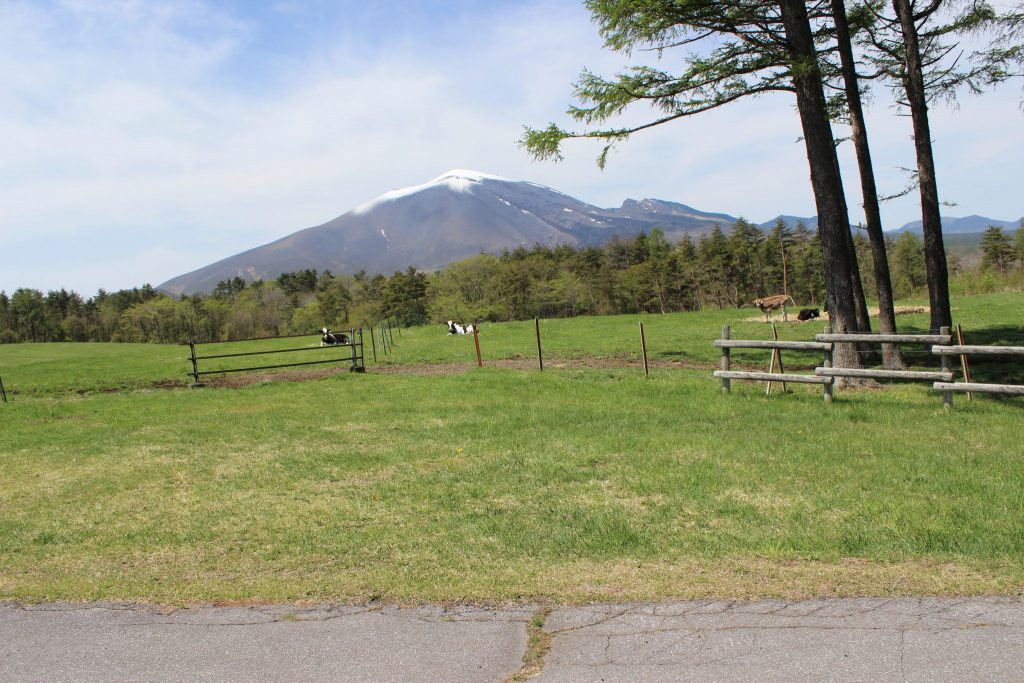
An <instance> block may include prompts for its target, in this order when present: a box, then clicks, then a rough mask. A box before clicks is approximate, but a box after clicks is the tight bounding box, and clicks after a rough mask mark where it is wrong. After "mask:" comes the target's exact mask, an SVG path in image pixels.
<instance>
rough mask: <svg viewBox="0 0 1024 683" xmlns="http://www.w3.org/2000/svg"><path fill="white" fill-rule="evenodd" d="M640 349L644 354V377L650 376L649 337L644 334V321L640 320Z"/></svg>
mask: <svg viewBox="0 0 1024 683" xmlns="http://www.w3.org/2000/svg"><path fill="white" fill-rule="evenodd" d="M640 351H641V353H643V356H644V377H648V376H650V374H651V373H650V370H649V368H648V367H647V337H645V336H644V321H643V320H641V321H640Z"/></svg>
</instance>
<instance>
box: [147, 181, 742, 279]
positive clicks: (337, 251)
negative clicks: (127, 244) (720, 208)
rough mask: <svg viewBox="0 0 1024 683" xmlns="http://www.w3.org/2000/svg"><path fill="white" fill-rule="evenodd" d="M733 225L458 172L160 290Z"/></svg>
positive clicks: (702, 215) (674, 208) (383, 269)
mask: <svg viewBox="0 0 1024 683" xmlns="http://www.w3.org/2000/svg"><path fill="white" fill-rule="evenodd" d="M735 221H736V219H735V218H733V217H732V216H729V215H727V214H721V213H706V212H703V211H699V210H697V209H694V208H693V207H689V206H686V205H684V204H677V203H675V202H667V201H662V200H659V199H642V200H633V199H627V200H626V201H625V202H623V203H622V206H621V207H619V208H617V209H602V208H598V207H596V206H592V205H590V204H587V203H585V202H581V201H580V200H578V199H574V198H572V197H570V196H568V195H566V194H563V193H561V192H559V191H557V190H553V189H551V188H549V187H544V186H543V185H538V184H536V183H531V182H524V181H514V180H507V179H505V178H500V177H498V176H494V175H489V174H486V173H479V172H476V171H465V170H454V171H449V172H448V173H445V174H444V175H441V176H439V177H437V178H435V179H434V180H431V181H430V182H428V183H424V184H423V185H417V186H414V187H407V188H403V189H399V190H393V191H391V192H387V193H385V194H383V195H381V196H380V197H377V198H376V199H374V200H373V201H370V202H367V203H366V204H363V205H361V206H358V207H356V208H354V209H352V210H351V211H349V212H347V213H345V214H343V215H341V216H339V217H337V218H335V219H334V220H331V221H328V222H327V223H324V224H323V225H318V226H316V227H313V228H306V229H305V230H300V231H298V232H295V233H292V234H290V235H288V236H286V237H283V238H281V239H279V240H276V241H274V242H271V243H269V244H265V245H263V246H260V247H256V248H254V249H250V250H248V251H244V252H242V253H240V254H236V255H234V256H230V257H228V258H226V259H223V260H221V261H217V262H216V263H212V264H210V265H208V266H205V267H203V268H200V269H198V270H195V271H193V272H191V273H186V274H184V275H179V276H178V277H175V278H172V279H170V280H168V281H167V282H165V283H163V284H161V285H160V286H159V289H161V290H163V291H166V292H169V293H171V294H174V295H180V294H193V293H196V292H209V291H211V290H213V288H214V287H215V286H216V285H217V283H218V282H220V281H221V280H226V279H230V278H233V277H235V276H238V277H241V278H243V279H245V280H248V281H252V280H256V279H264V280H267V279H273V278H276V277H277V276H278V275H280V274H281V273H286V272H292V271H296V270H302V269H306V268H315V269H317V270H319V271H324V270H330V271H331V272H332V273H335V274H346V273H347V274H351V273H356V272H358V271H360V270H365V271H366V272H368V273H392V272H394V271H397V270H404V269H406V268H407V267H409V266H415V267H416V268H418V269H420V270H436V269H438V268H441V267H443V266H445V265H446V264H448V263H451V262H453V261H457V260H459V259H464V258H468V257H470V256H473V255H475V254H478V253H480V252H489V253H500V252H501V251H502V250H504V249H515V248H516V247H519V246H527V247H529V246H532V245H534V244H543V245H548V246H554V245H558V244H569V245H572V246H576V247H579V246H587V245H601V244H604V243H606V242H607V241H608V240H609V239H610V238H611V237H612V236H613V235H619V236H623V237H628V236H632V235H636V234H638V233H640V232H642V231H646V232H649V231H650V230H651V229H652V228H655V227H658V228H661V230H663V231H664V232H665V235H666V237H667V238H668V239H669V240H672V241H677V240H679V239H681V238H682V237H683V235H686V234H694V235H700V234H703V233H706V232H710V231H711V230H712V228H713V227H714V225H715V224H716V223H717V224H721V225H723V227H727V226H729V225H731V224H732V223H734V222H735Z"/></svg>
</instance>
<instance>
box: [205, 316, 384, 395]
mask: <svg viewBox="0 0 1024 683" xmlns="http://www.w3.org/2000/svg"><path fill="white" fill-rule="evenodd" d="M310 336H311V335H308V334H293V335H287V336H283V337H257V338H254V339H239V340H235V341H230V342H197V341H195V340H193V339H189V340H188V341H187V342H186V344H187V345H188V347H189V351H190V356H189V361H191V363H192V372H190V373H188V374H190V375H191V376H192V378H193V384H192V386H193V387H201V386H203V384H202V383H201V382H200V381H199V378H200V377H201V376H203V375H219V374H223V373H228V372H250V371H253V370H271V369H276V368H292V367H298V366H300V365H320V364H323V363H339V362H341V363H351V366H350V367H349V371H351V372H364V371H365V369H366V366H365V359H364V357H363V330H362V328H360V329H358V330H349V333H348V339H349V341H348V343H346V344H331V345H328V346H301V347H296V348H288V349H269V350H266V351H243V352H241V353H218V354H212V355H207V356H199V355H196V347H197V346H200V345H202V344H240V343H243V342H255V341H267V340H271V339H294V338H297V337H307V338H308V337H310ZM314 338H316V339H319V338H320V335H316V337H314ZM339 348H347V349H349V353H347V354H345V355H344V356H342V357H340V358H337V357H335V358H328V359H327V360H307V361H301V362H297V363H275V364H273V365H259V366H248V367H240V368H218V369H216V370H200V369H199V361H206V360H213V359H217V358H241V357H242V356H264V355H270V354H280V353H295V352H298V351H306V352H330V351H332V350H337V349H339Z"/></svg>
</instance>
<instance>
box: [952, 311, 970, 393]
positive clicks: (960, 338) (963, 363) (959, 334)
mask: <svg viewBox="0 0 1024 683" xmlns="http://www.w3.org/2000/svg"><path fill="white" fill-rule="evenodd" d="M956 343H957V344H959V345H960V346H964V345H965V344H964V331H963V330H962V329H961V328H960V323H957V324H956ZM960 369H961V370H963V373H964V381H965V382H967V383H970V382H971V368H970V366H969V365H968V364H967V354H966V353H961V354H960ZM967 400H968V401H973V400H974V394H973V393H972V392H970V391H968V392H967Z"/></svg>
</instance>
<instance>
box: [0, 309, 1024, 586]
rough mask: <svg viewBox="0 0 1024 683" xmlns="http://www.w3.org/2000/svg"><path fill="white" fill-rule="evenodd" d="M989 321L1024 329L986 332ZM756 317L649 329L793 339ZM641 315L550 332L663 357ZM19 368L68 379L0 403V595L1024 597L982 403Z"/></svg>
mask: <svg viewBox="0 0 1024 683" xmlns="http://www.w3.org/2000/svg"><path fill="white" fill-rule="evenodd" d="M1014 297H1016V298H1014ZM1020 301H1021V296H1020V295H1013V296H1010V295H999V296H993V297H989V298H985V297H975V298H972V299H970V300H963V301H961V302H957V303H955V304H954V305H955V306H957V307H958V308H959V309H960V310H961V311H962V313H963V318H964V319H965V320H964V322H963V324H964V325H965V328H967V330H968V334H969V336H970V334H971V330H976V331H977V332H976V333H975V339H976V340H977V341H980V340H981V337H982V336H983V335H987V338H989V339H992V340H1000V341H1002V343H1014V342H1016V343H1018V344H1019V343H1020V339H1021V338H1022V337H1024V333H1022V330H1024V327H1021V323H1022V321H1021V317H1022V316H1024V313H1022V312H1021V308H1022V307H1021V306H1020ZM969 310H973V311H978V310H987V311H989V313H988V315H990V316H991V319H993V320H995V319H997V317H996V316H997V314H998V315H1000V316H1001V317H998V320H999V325H998V326H993V325H990V326H988V327H986V326H985V325H984V322H983V320H982V319H980V318H979V319H978V320H975V321H973V322H971V323H970V324H968V322H967V320H966V318H967V317H968V316H967V313H968V311H969ZM997 312H998V313H997ZM752 315H753V313H751V314H750V315H749V316H748V315H747V311H740V312H737V311H731V313H730V312H728V311H727V312H724V313H719V312H713V313H703V314H681V315H679V316H664V317H662V316H657V317H649V318H648V317H645V318H644V321H645V326H646V327H647V331H648V340H649V345H650V349H651V353H652V356H654V357H656V358H660V359H662V360H676V359H685V361H686V363H690V362H692V363H693V364H697V365H699V364H700V363H702V362H705V361H706V362H708V363H712V364H713V363H714V362H715V361H716V360H717V352H716V351H715V349H713V348H712V347H711V344H710V340H711V339H713V338H715V337H716V336H717V332H718V331H719V330H720V327H721V324H723V322H724V323H729V324H732V325H733V327H734V336H736V337H739V336H742V335H747V336H754V335H755V334H756V335H757V336H759V337H763V336H764V332H765V326H764V325H763V323H762V324H761V325H760V326H758V325H756V324H755V323H749V325H750V326H751V329H750V331H749V332H747V331H746V330H745V328H743V326H744V325H747V324H748V323H745V322H742V321H740V322H739V323H737V318H741V317H751V316H752ZM978 315H980V314H978ZM637 320H638V319H637V318H628V317H624V318H606V319H600V318H592V319H583V320H578V321H544V322H543V323H542V324H543V325H544V327H543V332H544V335H545V336H544V344H545V358H546V359H547V358H552V359H554V358H559V357H562V358H572V357H574V356H575V354H580V355H606V356H609V357H616V355H617V354H630V353H633V354H638V352H639V335H638V330H637ZM901 322H902V320H901ZM574 323H575V324H576V327H574V326H573V324H574ZM919 324H921V325H922V326H926V325H927V320H926V319H924V320H923V322H921V323H919ZM1014 326H1018V327H1017V328H1016V330H1015V329H1014ZM437 327H438V329H433V328H420V329H414V330H408V331H407V330H403V331H402V337H401V340H399V338H397V337H396V346H395V353H394V354H393V355H391V356H389V357H388V364H391V365H394V364H397V363H422V362H470V360H471V359H473V358H474V355H473V354H474V352H473V351H472V340H471V339H466V338H454V337H452V338H449V337H446V336H445V335H444V332H443V329H442V328H441V326H437ZM736 328H741V329H743V330H744V331H742V332H736V331H735V329H736ZM819 328H820V326H819V325H817V324H815V325H814V326H813V327H812V326H811V325H803V326H800V325H791V326H782V327H781V328H780V335H785V336H786V337H787V338H809V337H810V336H812V335H813V333H814V332H815V331H817V330H818V329H819ZM1015 334H1016V335H1017V336H1014V335H1015ZM293 341H294V340H293ZM467 342H468V343H467ZM481 344H482V345H483V346H484V353H485V359H487V358H489V357H494V358H497V357H515V356H516V355H517V354H518V355H521V356H523V357H527V358H529V357H531V354H532V349H535V346H534V344H535V340H534V338H533V325H532V323H521V324H514V325H508V326H504V325H489V326H487V327H486V328H485V330H484V332H483V333H482V336H481ZM0 354H2V355H0V375H2V376H3V377H4V381H5V385H7V386H8V388H10V386H11V385H10V384H9V383H8V377H9V376H11V377H13V376H15V375H20V376H21V377H23V378H24V377H28V378H31V382H29V383H34V384H35V386H37V387H40V388H38V389H36V390H35V391H22V392H21V393H19V394H18V395H16V396H15V400H14V401H12V402H11V403H10V404H7V405H3V406H0V424H2V427H3V429H2V430H0V481H2V482H3V486H2V487H0V599H3V598H6V599H24V600H33V601H36V600H58V599H63V600H93V599H104V598H114V599H139V600H148V601H158V602H172V603H188V602H192V601H219V600H254V601H293V600H342V601H349V600H351V601H362V600H366V599H369V598H371V597H378V598H382V599H387V600H393V601H398V602H421V601H454V600H476V601H508V600H511V601H519V600H528V599H536V598H541V599H550V600H553V601H555V602H580V601H589V600H625V599H664V598H684V597H705V596H723V597H755V596H812V595H815V596H817V595H890V594H970V593H1000V594H1017V593H1020V592H1021V591H1022V590H1024V495H1022V491H1024V457H1022V455H1024V453H1022V449H1021V446H1020V436H1019V425H1020V419H1021V408H1022V403H1021V400H1020V399H1012V400H1004V401H1000V400H994V399H982V400H976V401H973V402H970V403H969V402H967V401H966V400H964V399H958V400H957V403H956V407H955V409H954V410H953V411H952V412H950V413H948V414H946V413H945V412H944V411H943V409H942V406H941V400H940V399H939V398H938V397H937V396H936V395H934V394H933V393H932V392H931V391H930V390H929V389H928V388H926V387H924V386H921V385H906V386H899V387H891V388H887V389H885V390H870V391H858V392H851V391H845V392H843V391H841V392H839V393H837V400H836V401H835V403H834V404H833V405H831V406H825V405H823V403H822V401H821V398H820V393H819V392H818V391H816V390H814V389H810V388H801V387H792V391H791V393H789V394H785V395H782V394H773V395H772V396H771V397H765V396H764V391H763V385H747V384H742V383H736V384H734V389H733V393H732V394H731V395H729V396H722V395H721V394H720V393H719V385H718V383H717V382H715V381H714V380H712V379H711V378H710V372H709V370H708V369H701V368H696V369H687V368H682V369H676V370H672V371H668V370H665V369H660V370H659V371H657V372H654V373H652V375H651V377H650V378H647V379H645V378H644V377H643V375H642V373H641V372H639V371H638V370H637V369H635V368H623V369H615V368H613V369H563V370H554V371H545V372H544V373H539V372H536V371H523V370H505V369H498V368H490V367H485V368H483V369H482V370H472V371H470V372H465V373H461V374H450V375H436V376H416V375H403V374H381V373H374V372H372V369H373V368H372V365H371V372H369V373H367V374H366V375H352V374H348V373H339V374H337V375H334V376H331V377H327V378H324V379H321V380H316V381H310V382H302V383H289V382H259V383H256V384H252V385H250V386H247V387H244V388H240V389H214V388H207V389H203V390H197V391H191V390H187V389H184V388H182V389H174V390H168V389H162V388H161V389H158V388H145V387H147V386H150V385H153V384H158V383H159V382H160V381H161V380H165V379H167V378H175V381H180V382H181V385H182V387H184V385H185V382H186V379H185V378H184V377H183V375H184V372H185V370H186V369H187V368H186V365H187V363H185V362H184V359H185V358H186V357H187V349H183V348H182V347H160V346H127V345H118V346H116V347H115V346H114V345H24V346H19V347H0ZM467 354H470V355H469V356H467ZM680 354H685V355H680ZM257 358H259V357H258V356H257ZM12 359H13V360H12ZM19 359H20V360H19ZM765 360H766V357H765ZM758 362H760V361H758ZM810 362H811V363H813V359H811V360H810ZM90 363H91V364H94V365H90ZM91 369H96V370H97V371H98V374H105V375H108V376H115V375H114V374H113V373H115V370H117V371H119V372H121V373H122V374H121V375H120V377H121V378H122V379H120V380H118V383H119V384H118V385H115V386H120V385H124V386H128V387H135V388H133V389H132V390H130V391H121V392H116V393H107V392H104V391H89V392H87V393H85V394H79V393H76V392H75V391H71V390H70V387H71V386H73V385H70V384H69V381H68V379H67V378H76V379H75V381H76V382H77V381H82V382H86V383H88V382H92V384H91V385H90V386H91V387H92V388H94V389H102V388H104V387H106V386H111V385H109V384H104V380H98V379H95V378H94V377H93V376H92V375H91V374H90V372H91ZM129 370H130V372H129ZM77 378H81V379H80V380H79V379H77ZM124 378H128V379H124ZM17 381H20V382H25V381H26V380H24V379H21V380H17ZM139 387H143V388H139Z"/></svg>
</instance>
